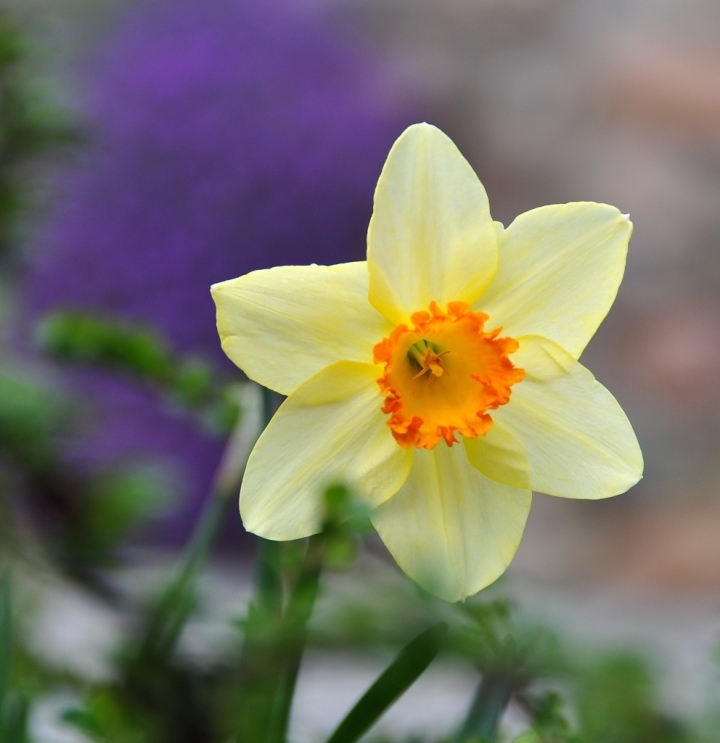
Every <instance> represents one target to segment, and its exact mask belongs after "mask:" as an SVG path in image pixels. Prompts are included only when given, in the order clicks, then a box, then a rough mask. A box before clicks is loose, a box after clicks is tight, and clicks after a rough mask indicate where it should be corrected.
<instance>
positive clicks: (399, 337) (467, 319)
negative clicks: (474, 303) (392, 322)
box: [373, 302, 525, 449]
mask: <svg viewBox="0 0 720 743" xmlns="http://www.w3.org/2000/svg"><path fill="white" fill-rule="evenodd" d="M410 320H411V322H412V326H408V325H398V326H397V327H396V328H395V329H394V330H393V331H392V333H390V335H389V336H388V337H387V338H383V340H382V341H381V342H380V343H378V344H377V345H376V346H375V348H374V349H373V353H374V359H375V363H376V364H384V365H385V369H384V372H383V374H382V376H381V377H380V378H379V379H378V384H379V385H380V390H381V392H382V394H383V395H384V396H385V405H384V406H383V407H382V411H383V413H387V414H388V415H389V416H390V418H389V420H388V421H387V424H388V426H390V428H391V430H392V433H393V436H394V437H395V440H396V441H397V442H398V444H400V446H402V447H404V448H408V449H409V448H410V447H412V446H417V447H419V448H422V449H432V448H433V447H435V446H436V444H438V443H439V441H440V439H444V440H445V441H446V442H447V444H448V446H452V445H453V444H456V443H457V440H456V438H455V433H456V432H457V433H459V434H460V435H461V436H466V437H468V438H475V437H476V436H482V435H484V434H486V433H487V432H488V430H489V429H490V426H491V425H492V418H491V417H490V415H488V412H487V411H488V410H495V409H496V408H498V407H500V405H505V403H507V402H508V401H509V400H510V392H511V390H510V387H511V386H512V385H513V384H517V383H518V382H520V381H521V380H522V379H523V377H524V376H525V372H524V371H523V370H522V369H518V368H516V367H515V366H513V364H512V362H511V361H510V359H509V358H508V356H509V354H511V353H513V352H514V351H517V349H518V342H517V341H516V340H515V339H514V338H499V337H498V336H499V334H500V330H501V328H496V329H495V330H492V331H490V332H485V331H484V326H485V323H486V322H487V320H488V316H487V315H486V314H484V313H483V312H472V311H471V310H470V305H468V304H467V303H466V302H450V303H449V304H448V306H447V311H443V310H442V309H441V308H440V306H439V305H438V304H437V303H436V302H431V303H430V308H429V311H423V312H415V313H414V314H413V315H412V316H411V318H410Z"/></svg>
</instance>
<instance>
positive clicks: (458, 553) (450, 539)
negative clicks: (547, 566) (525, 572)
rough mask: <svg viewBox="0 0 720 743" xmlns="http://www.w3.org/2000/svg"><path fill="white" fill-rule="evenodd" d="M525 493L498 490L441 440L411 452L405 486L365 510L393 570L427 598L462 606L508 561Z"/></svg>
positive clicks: (526, 504) (459, 450)
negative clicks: (400, 571)
mask: <svg viewBox="0 0 720 743" xmlns="http://www.w3.org/2000/svg"><path fill="white" fill-rule="evenodd" d="M530 502H531V494H530V492H529V491H528V490H520V489H517V488H513V487H509V486H507V485H502V484H500V483H498V482H495V481H494V480H491V479H489V478H487V477H485V476H484V475H483V474H482V473H480V472H479V471H478V470H476V469H475V468H474V467H472V466H471V465H470V463H469V462H468V459H467V456H466V454H465V450H464V449H463V447H462V446H459V445H456V446H453V447H452V448H450V447H448V446H447V445H445V444H444V443H440V444H439V445H438V446H436V447H435V448H434V449H433V450H431V451H427V450H425V449H419V450H418V451H416V452H415V458H414V460H413V466H412V469H411V471H410V476H409V477H408V479H407V482H406V483H405V485H403V487H402V488H401V489H400V491H399V492H398V493H396V494H395V495H394V496H393V497H392V498H390V500H388V501H386V502H385V503H383V504H382V505H381V506H380V507H379V508H376V509H375V510H374V511H373V512H372V521H373V525H374V526H375V528H376V529H377V531H378V534H379V535H380V538H381V539H382V540H383V542H384V543H385V546H386V547H387V548H388V550H389V551H390V553H391V554H392V556H393V557H394V558H395V560H396V561H397V563H398V565H399V566H400V567H401V568H402V569H403V570H404V571H405V572H406V573H407V574H408V575H409V576H410V577H411V578H412V579H413V580H414V581H416V582H417V583H418V584H420V585H421V586H422V587H423V588H425V589H426V590H427V591H429V592H430V593H433V594H435V595H436V596H439V597H440V598H442V599H445V600H446V601H461V600H463V599H465V598H466V597H468V596H472V595H473V594H475V593H477V592H478V591H479V590H480V589H482V588H485V586H488V585H490V584H491V583H493V582H494V581H495V580H496V579H497V578H498V577H499V576H500V575H502V573H503V572H504V571H505V569H506V568H507V566H508V565H509V564H510V561H511V560H512V558H513V556H514V555H515V551H516V550H517V548H518V545H519V544H520V539H521V537H522V533H523V529H524V528H525V522H526V520H527V516H528V513H529V511H530Z"/></svg>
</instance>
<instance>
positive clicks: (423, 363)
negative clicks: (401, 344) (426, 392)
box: [407, 338, 450, 379]
mask: <svg viewBox="0 0 720 743" xmlns="http://www.w3.org/2000/svg"><path fill="white" fill-rule="evenodd" d="M448 353H450V351H440V349H439V348H438V346H436V345H435V344H434V343H430V342H429V341H427V340H425V339H424V338H423V340H421V341H418V342H417V343H413V345H412V346H410V348H409V349H408V352H407V355H408V358H409V359H410V361H411V362H412V363H413V365H414V366H417V367H419V369H420V371H419V372H418V373H417V374H416V375H415V376H414V377H413V379H418V378H419V377H422V376H423V375H424V374H426V373H427V372H430V375H431V376H430V377H429V378H430V379H434V378H437V377H441V376H442V375H443V374H447V375H448V376H450V373H449V372H448V370H447V367H446V366H445V363H444V362H443V360H442V357H443V356H445V354H448Z"/></svg>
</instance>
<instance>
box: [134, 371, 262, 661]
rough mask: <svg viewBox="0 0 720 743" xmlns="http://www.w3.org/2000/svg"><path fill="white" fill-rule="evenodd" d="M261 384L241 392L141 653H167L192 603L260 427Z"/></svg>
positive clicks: (244, 388) (179, 631) (174, 644)
mask: <svg viewBox="0 0 720 743" xmlns="http://www.w3.org/2000/svg"><path fill="white" fill-rule="evenodd" d="M258 397H259V396H258V394H257V388H254V387H252V386H250V385H246V386H244V387H243V388H242V391H241V393H240V399H239V402H240V410H241V419H240V422H239V424H238V425H237V426H236V428H235V430H234V431H233V433H232V434H231V436H230V438H229V440H228V443H227V445H226V447H225V451H224V453H223V458H222V461H221V462H220V466H219V467H218V470H217V473H216V475H215V478H214V481H213V486H212V489H211V491H210V495H209V496H208V499H207V501H206V503H205V507H204V509H203V512H202V514H201V516H200V518H199V519H198V521H197V523H196V525H195V529H194V531H193V534H192V536H191V537H190V540H189V542H188V544H187V546H186V547H185V550H184V552H183V555H182V557H181V559H180V563H179V565H178V568H177V572H176V573H175V576H174V577H173V579H172V581H171V582H170V583H169V584H168V586H167V588H166V589H165V591H164V592H163V594H162V596H161V598H160V600H159V601H158V603H157V605H156V606H155V610H154V611H153V613H152V616H151V618H150V622H149V625H148V628H147V630H146V633H145V638H144V640H143V643H142V645H141V648H140V652H141V654H147V653H150V654H153V655H156V656H157V655H159V656H162V657H169V655H170V654H171V653H172V652H173V650H174V648H175V646H176V644H177V641H178V639H179V637H180V634H181V633H182V629H183V627H184V626H185V622H186V621H187V619H188V617H189V615H190V613H191V612H192V609H193V604H194V588H195V583H196V581H197V577H198V575H199V574H200V572H201V570H202V568H203V566H204V565H205V562H206V561H207V558H208V556H209V554H210V551H211V549H212V546H213V544H214V542H215V538H216V537H217V533H218V531H219V529H220V526H221V524H222V522H223V518H224V516H225V512H226V510H227V506H228V503H229V501H230V500H231V499H232V497H233V496H234V495H236V494H237V492H238V491H239V489H240V480H241V479H242V474H243V471H244V469H245V462H246V461H247V457H248V455H249V453H250V449H251V448H252V445H253V444H254V442H255V440H256V439H257V436H258V434H259V432H260V419H261V418H260V401H259V400H258Z"/></svg>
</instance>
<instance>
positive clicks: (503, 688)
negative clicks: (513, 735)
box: [454, 673, 513, 743]
mask: <svg viewBox="0 0 720 743" xmlns="http://www.w3.org/2000/svg"><path fill="white" fill-rule="evenodd" d="M512 691H513V684H512V680H511V679H510V678H507V677H504V676H502V675H493V674H488V673H486V674H484V675H483V678H482V681H481V682H480V684H479V686H478V689H477V692H476V694H475V698H474V699H473V702H472V704H471V705H470V711H469V712H468V716H467V718H466V720H465V722H464V724H463V726H462V728H461V729H460V732H459V733H458V734H457V735H456V737H455V740H454V743H470V742H471V741H472V742H473V743H475V742H476V741H477V742H478V743H495V740H496V739H497V732H498V726H499V725H500V718H501V717H502V714H503V712H504V711H505V707H507V704H508V702H509V701H510V697H511V696H512Z"/></svg>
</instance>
